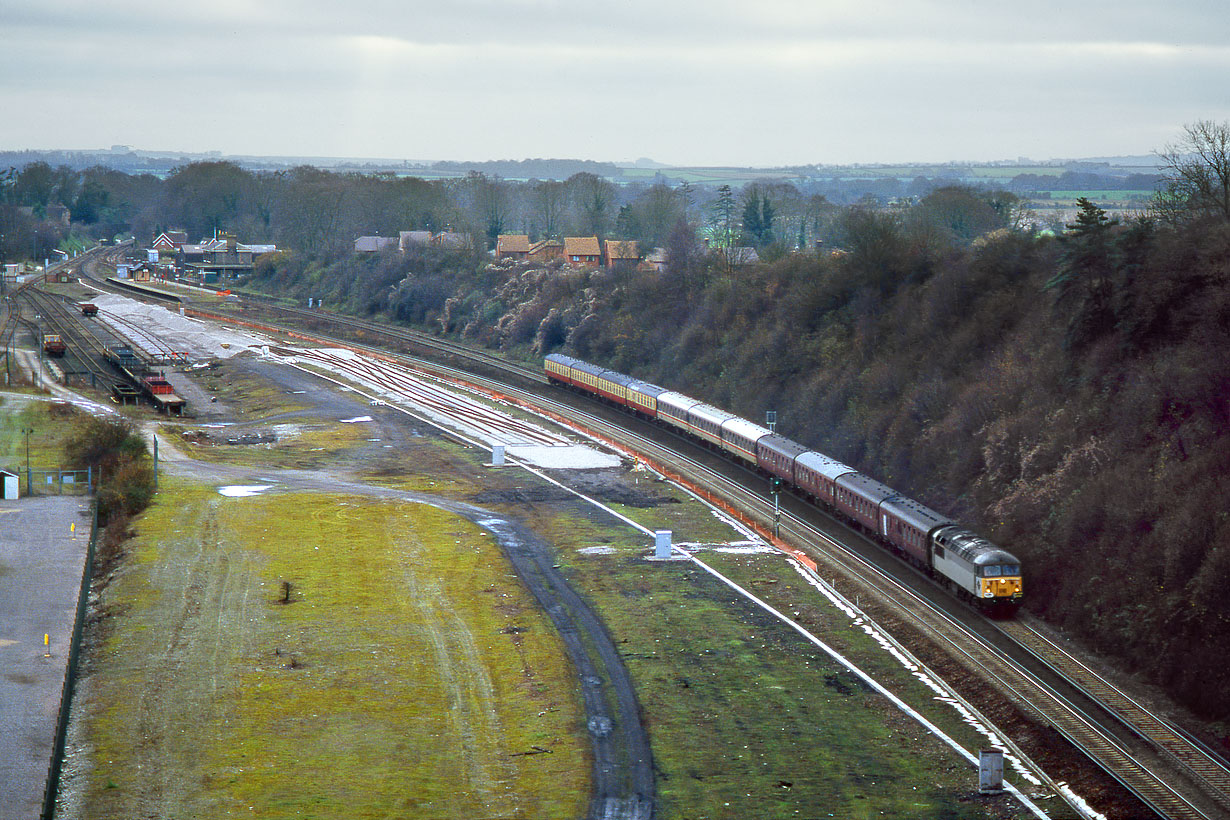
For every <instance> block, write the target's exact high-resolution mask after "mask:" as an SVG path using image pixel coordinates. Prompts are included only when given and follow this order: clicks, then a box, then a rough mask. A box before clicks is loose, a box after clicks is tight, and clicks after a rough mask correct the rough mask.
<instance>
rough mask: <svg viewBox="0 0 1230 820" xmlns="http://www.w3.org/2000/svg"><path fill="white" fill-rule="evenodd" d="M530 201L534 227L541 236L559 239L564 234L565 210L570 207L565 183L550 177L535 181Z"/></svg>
mask: <svg viewBox="0 0 1230 820" xmlns="http://www.w3.org/2000/svg"><path fill="white" fill-rule="evenodd" d="M530 202H531V208H532V209H533V219H534V227H535V228H536V229H537V230H536V232H537V233H538V234H540V238H542V239H559V238H560V237H561V236H562V235H563V233H562V231H563V221H564V212H565V211H566V210H567V209H568V192H567V190H566V189H565V187H564V183H562V182H556V181H555V180H550V179H548V180H544V181H541V182H536V183H534V191H533V194H532V195H531V197H530Z"/></svg>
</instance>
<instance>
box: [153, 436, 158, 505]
mask: <svg viewBox="0 0 1230 820" xmlns="http://www.w3.org/2000/svg"><path fill="white" fill-rule="evenodd" d="M154 492H158V436H154Z"/></svg>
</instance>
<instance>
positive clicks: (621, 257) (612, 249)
mask: <svg viewBox="0 0 1230 820" xmlns="http://www.w3.org/2000/svg"><path fill="white" fill-rule="evenodd" d="M602 245H603V250H604V251H606V253H605V254H603V255H604V256H605V257H606V266H607V267H608V268H613V267H615V266H616V265H619V264H623V265H635V264H636V263H637V260H639V259H640V258H641V255H640V253H639V252H638V250H637V247H636V242H634V241H632V240H630V239H622V240H621V239H614V240H612V239H608V240H607V241H606V242H603V243H602Z"/></svg>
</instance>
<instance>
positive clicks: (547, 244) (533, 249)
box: [529, 239, 564, 263]
mask: <svg viewBox="0 0 1230 820" xmlns="http://www.w3.org/2000/svg"><path fill="white" fill-rule="evenodd" d="M563 256H564V243H563V242H560V241H559V240H558V239H540V240H538V241H537V242H535V243H534V244H533V245H530V254H529V260H530V261H531V262H537V263H543V262H551V261H553V260H555V259H561V258H562V257H563Z"/></svg>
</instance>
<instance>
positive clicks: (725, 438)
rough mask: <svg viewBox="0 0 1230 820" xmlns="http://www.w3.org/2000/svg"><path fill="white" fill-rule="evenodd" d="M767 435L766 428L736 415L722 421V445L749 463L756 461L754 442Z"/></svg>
mask: <svg viewBox="0 0 1230 820" xmlns="http://www.w3.org/2000/svg"><path fill="white" fill-rule="evenodd" d="M768 435H771V433H770V432H769V430H768V429H767V428H765V427H761V426H760V425H759V424H755V423H753V422H750V421H748V420H746V419H741V418H739V417H737V416H732V417H731V418H728V419H726V421H724V422H722V446H723V447H725V448H726V450H728V451H729V452H730V453H732V454H734V455H735V456H736V457H737V458H739V459H742V460H743V461H746V462H747V463H749V464H755V463H756V442H758V441H760V440H761V439H762V438H764V437H765V436H768Z"/></svg>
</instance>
